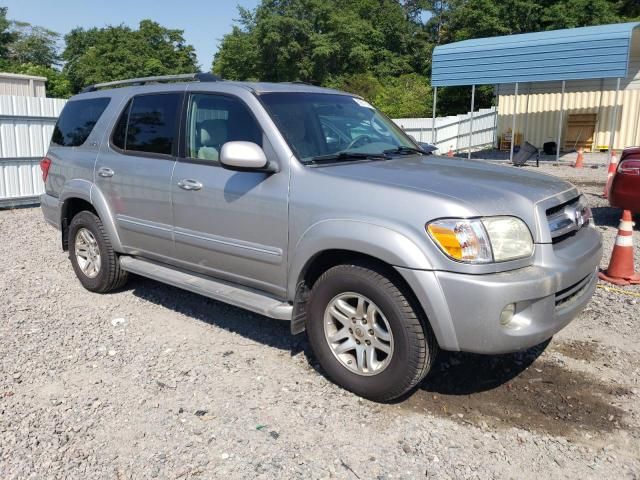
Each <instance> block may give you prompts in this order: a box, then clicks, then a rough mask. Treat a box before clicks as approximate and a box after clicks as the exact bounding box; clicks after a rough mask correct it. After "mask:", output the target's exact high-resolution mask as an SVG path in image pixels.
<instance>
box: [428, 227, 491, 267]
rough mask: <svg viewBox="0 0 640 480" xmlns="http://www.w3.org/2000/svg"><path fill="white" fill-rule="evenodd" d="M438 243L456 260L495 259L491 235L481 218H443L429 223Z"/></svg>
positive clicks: (478, 261)
mask: <svg viewBox="0 0 640 480" xmlns="http://www.w3.org/2000/svg"><path fill="white" fill-rule="evenodd" d="M427 231H428V232H429V235H430V236H431V238H432V239H433V240H434V241H435V242H436V245H438V247H440V249H441V250H442V251H443V252H444V253H445V254H446V255H448V256H449V257H451V258H453V259H454V260H459V261H462V262H470V263H489V262H492V261H493V256H492V254H491V246H490V244H489V237H488V236H487V232H486V231H485V229H484V227H483V226H482V222H481V221H480V220H464V219H460V220H457V219H443V220H436V221H435V222H432V223H430V224H429V225H427Z"/></svg>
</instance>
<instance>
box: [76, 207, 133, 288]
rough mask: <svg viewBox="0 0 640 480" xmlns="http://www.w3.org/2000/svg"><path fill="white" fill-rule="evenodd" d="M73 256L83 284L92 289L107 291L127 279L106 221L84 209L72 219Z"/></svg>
mask: <svg viewBox="0 0 640 480" xmlns="http://www.w3.org/2000/svg"><path fill="white" fill-rule="evenodd" d="M69 258H70V259H71V264H72V265H73V270H74V271H75V273H76V276H77V277H78V280H80V283H82V286H83V287H84V288H86V289H87V290H90V291H92V292H97V293H106V292H109V291H111V290H115V289H117V288H120V287H122V286H123V285H124V284H125V283H126V281H127V278H128V274H127V272H125V271H124V270H122V268H120V261H119V260H118V255H117V254H116V252H114V250H113V247H112V246H111V242H110V241H109V237H108V236H107V234H106V232H105V230H104V226H103V224H102V221H101V220H100V218H99V217H98V216H97V215H95V214H94V213H93V212H90V211H83V212H80V213H78V214H77V215H76V216H74V217H73V220H71V225H69Z"/></svg>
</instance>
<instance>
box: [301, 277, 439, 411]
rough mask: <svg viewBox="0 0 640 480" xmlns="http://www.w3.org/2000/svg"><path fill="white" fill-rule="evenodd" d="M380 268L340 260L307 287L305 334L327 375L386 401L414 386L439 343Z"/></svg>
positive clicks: (427, 366)
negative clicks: (341, 262)
mask: <svg viewBox="0 0 640 480" xmlns="http://www.w3.org/2000/svg"><path fill="white" fill-rule="evenodd" d="M389 277H391V275H385V274H384V273H383V272H382V271H378V270H377V269H375V268H371V267H369V266H366V265H339V266H336V267H333V268H331V269H329V270H328V271H327V272H325V273H324V274H323V275H322V276H321V277H320V278H319V279H318V281H317V282H316V283H315V285H314V286H313V288H312V290H311V297H310V299H309V303H308V311H307V334H308V336H309V341H310V343H311V348H312V349H313V352H314V354H315V356H316V357H317V359H318V361H319V362H320V365H321V366H322V368H323V369H324V371H325V372H326V374H327V376H328V377H329V378H330V379H331V380H332V381H333V382H335V383H336V384H338V385H340V386H341V387H343V388H345V389H347V390H350V391H352V392H354V393H356V394H358V395H360V396H362V397H365V398H368V399H370V400H374V401H379V402H385V401H390V400H393V399H395V398H397V397H400V396H402V395H403V394H404V393H406V392H408V391H409V390H411V389H412V388H413V387H415V386H416V385H417V384H418V383H419V382H420V381H421V380H422V379H423V378H424V377H425V375H426V374H427V372H428V371H429V369H430V367H431V364H432V362H433V359H434V357H435V355H436V353H437V345H436V342H435V340H434V336H433V333H432V332H431V329H430V328H429V326H428V324H427V322H426V319H424V318H423V316H422V314H421V312H420V311H419V309H418V308H414V307H413V306H412V304H411V302H410V301H409V299H408V296H407V295H405V294H404V293H403V291H402V286H400V285H399V284H398V283H394V282H393V281H392V280H391V279H390V278H389Z"/></svg>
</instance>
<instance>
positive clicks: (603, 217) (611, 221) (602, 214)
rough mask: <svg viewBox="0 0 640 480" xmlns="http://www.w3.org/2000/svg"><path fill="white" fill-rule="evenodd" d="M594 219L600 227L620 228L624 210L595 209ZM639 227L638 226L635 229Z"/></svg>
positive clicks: (610, 208) (593, 210) (593, 209)
mask: <svg viewBox="0 0 640 480" xmlns="http://www.w3.org/2000/svg"><path fill="white" fill-rule="evenodd" d="M591 211H592V212H593V219H594V220H595V222H596V225H598V226H607V227H616V228H617V227H618V225H619V224H620V218H621V217H622V210H621V209H619V208H614V207H593V208H592V209H591ZM638 228H639V227H638V225H637V224H636V227H635V229H636V230H637V229H638Z"/></svg>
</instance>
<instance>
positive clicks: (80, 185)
mask: <svg viewBox="0 0 640 480" xmlns="http://www.w3.org/2000/svg"><path fill="white" fill-rule="evenodd" d="M63 192H64V193H63V194H62V195H61V196H60V215H61V216H62V215H64V211H65V204H66V202H68V201H69V200H72V199H74V198H79V199H81V200H84V201H85V202H88V203H90V204H91V205H92V206H93V208H95V210H96V212H97V213H98V216H99V217H100V220H101V221H102V224H103V226H104V228H105V230H106V231H107V235H108V236H109V240H110V241H111V245H112V246H113V249H114V250H115V251H116V252H122V243H121V242H120V236H119V235H118V230H117V229H116V223H115V219H114V217H113V214H112V213H111V210H110V209H109V207H108V205H107V201H106V200H105V198H104V195H102V192H101V191H100V190H99V189H98V188H97V187H96V186H95V184H93V183H92V182H90V181H88V180H82V179H73V180H69V181H68V182H66V183H65V184H64V187H63ZM60 222H61V224H62V218H60Z"/></svg>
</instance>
